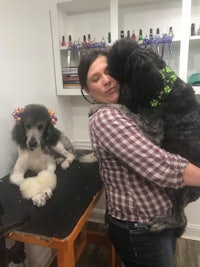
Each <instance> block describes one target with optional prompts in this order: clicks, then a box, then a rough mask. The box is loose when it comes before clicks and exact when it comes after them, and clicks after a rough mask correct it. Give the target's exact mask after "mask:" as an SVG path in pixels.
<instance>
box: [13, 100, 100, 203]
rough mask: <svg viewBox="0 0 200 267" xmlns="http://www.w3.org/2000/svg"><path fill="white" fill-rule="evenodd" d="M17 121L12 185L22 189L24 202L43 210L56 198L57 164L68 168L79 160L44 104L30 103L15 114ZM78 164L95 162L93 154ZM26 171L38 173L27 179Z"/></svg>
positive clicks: (52, 113) (51, 112) (80, 159)
mask: <svg viewBox="0 0 200 267" xmlns="http://www.w3.org/2000/svg"><path fill="white" fill-rule="evenodd" d="M13 117H14V119H15V120H16V123H15V126H14V128H13V130H12V138H13V140H14V141H15V142H16V143H17V148H18V158H17V161H16V163H15V165H14V168H13V170H12V171H11V174H10V182H11V183H12V184H15V185H17V186H19V188H20V191H21V194H22V196H23V198H25V199H32V201H33V204H34V205H36V206H38V207H41V206H44V205H45V204H46V201H47V199H50V198H51V197H52V195H53V193H52V192H53V190H54V189H55V187H56V184H57V177H56V174H55V170H56V165H57V164H60V165H61V168H62V169H67V168H68V167H69V166H70V164H71V163H72V162H73V160H74V159H75V158H76V153H75V150H74V148H73V145H72V143H71V142H70V140H69V139H68V138H67V137H66V136H65V135H64V134H63V133H62V132H61V131H59V130H58V129H57V128H56V127H55V126H54V125H55V123H56V121H57V118H56V116H55V115H54V112H53V111H52V110H48V109H47V108H46V107H45V106H43V105H38V104H30V105H27V106H25V108H24V109H23V108H18V109H16V110H15V111H14V112H13ZM79 161H81V162H86V163H92V162H95V161H96V158H95V157H94V155H93V153H91V154H88V155H85V156H82V157H81V158H79ZM27 170H30V171H33V172H34V173H37V175H36V176H34V177H28V178H25V177H24V175H25V173H26V171H27Z"/></svg>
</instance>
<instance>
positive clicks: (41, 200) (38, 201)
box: [32, 194, 47, 207]
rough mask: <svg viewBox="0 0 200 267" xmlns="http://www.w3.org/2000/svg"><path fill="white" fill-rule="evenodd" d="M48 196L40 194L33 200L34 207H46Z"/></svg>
mask: <svg viewBox="0 0 200 267" xmlns="http://www.w3.org/2000/svg"><path fill="white" fill-rule="evenodd" d="M46 200H47V199H46V195H45V194H38V195H36V196H34V197H33V198H32V201H33V205H34V206H37V207H43V206H45V205H46Z"/></svg>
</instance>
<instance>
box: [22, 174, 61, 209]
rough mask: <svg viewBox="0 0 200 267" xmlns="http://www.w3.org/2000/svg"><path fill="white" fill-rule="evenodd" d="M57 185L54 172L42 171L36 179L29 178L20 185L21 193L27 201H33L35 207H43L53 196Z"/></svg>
mask: <svg viewBox="0 0 200 267" xmlns="http://www.w3.org/2000/svg"><path fill="white" fill-rule="evenodd" d="M56 184H57V178H56V175H55V173H54V172H51V171H46V170H45V171H41V172H39V173H38V175H37V176H35V177H29V178H26V179H25V180H24V182H23V183H22V184H21V185H20V191H21V194H22V196H23V198H25V199H32V201H33V205H35V206H37V207H42V206H44V205H45V204H46V201H47V200H48V199H50V198H51V197H52V196H53V190H54V189H55V187H56Z"/></svg>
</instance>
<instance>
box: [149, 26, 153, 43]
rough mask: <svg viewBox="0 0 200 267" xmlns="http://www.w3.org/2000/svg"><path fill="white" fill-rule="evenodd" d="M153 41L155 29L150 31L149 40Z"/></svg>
mask: <svg viewBox="0 0 200 267" xmlns="http://www.w3.org/2000/svg"><path fill="white" fill-rule="evenodd" d="M152 39H153V29H152V28H150V30H149V40H152Z"/></svg>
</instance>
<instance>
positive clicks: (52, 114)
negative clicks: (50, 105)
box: [12, 108, 58, 125]
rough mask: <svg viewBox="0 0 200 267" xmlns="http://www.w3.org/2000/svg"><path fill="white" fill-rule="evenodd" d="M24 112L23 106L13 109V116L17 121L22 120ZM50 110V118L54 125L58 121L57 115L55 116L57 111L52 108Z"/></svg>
mask: <svg viewBox="0 0 200 267" xmlns="http://www.w3.org/2000/svg"><path fill="white" fill-rule="evenodd" d="M23 112H24V109H23V108H17V109H15V110H14V111H13V113H12V116H13V118H14V119H15V121H16V122H18V121H20V120H21V116H22V113H23ZM48 112H49V118H50V121H51V124H52V125H55V124H56V122H57V120H58V119H57V117H56V116H55V112H54V111H53V110H51V109H48Z"/></svg>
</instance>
